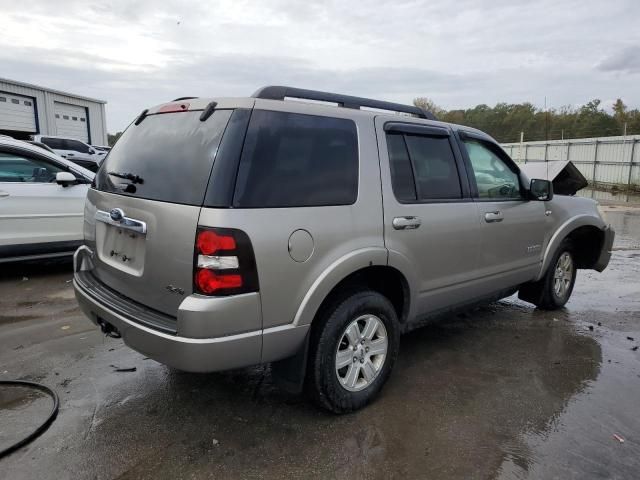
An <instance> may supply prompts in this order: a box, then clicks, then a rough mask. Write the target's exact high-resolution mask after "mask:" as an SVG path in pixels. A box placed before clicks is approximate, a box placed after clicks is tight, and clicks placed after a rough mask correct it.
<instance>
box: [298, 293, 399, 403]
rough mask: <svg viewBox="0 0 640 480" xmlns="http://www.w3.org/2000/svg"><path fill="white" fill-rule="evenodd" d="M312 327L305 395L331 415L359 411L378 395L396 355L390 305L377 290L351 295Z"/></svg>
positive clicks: (395, 322)
mask: <svg viewBox="0 0 640 480" xmlns="http://www.w3.org/2000/svg"><path fill="white" fill-rule="evenodd" d="M315 322H317V323H315ZM314 323H315V324H314V326H313V328H314V330H313V331H312V336H311V343H310V346H309V361H308V367H307V368H308V370H307V376H306V382H307V383H306V387H307V393H308V394H309V395H310V396H311V398H312V399H313V400H314V401H315V403H316V404H318V405H319V406H321V407H323V408H325V409H327V410H330V411H331V412H334V413H348V412H352V411H354V410H358V409H360V408H362V407H364V406H365V405H367V404H368V403H369V402H371V401H372V400H373V399H374V398H375V397H376V396H377V395H378V393H379V392H380V390H381V389H382V387H383V385H384V384H385V382H386V381H387V379H388V378H389V375H390V374H391V370H392V369H393V365H394V363H395V361H396V358H397V356H398V348H399V345H400V328H399V323H398V317H397V315H396V312H395V309H394V308H393V305H391V302H389V300H388V299H387V298H386V297H384V296H383V295H381V294H379V293H378V292H374V291H370V290H365V291H356V292H354V293H351V294H349V295H348V296H345V297H342V298H341V299H338V300H336V301H335V302H334V303H333V304H331V305H330V306H329V307H328V308H326V309H325V310H324V311H323V312H321V314H320V316H319V317H318V318H316V319H315V320H314Z"/></svg>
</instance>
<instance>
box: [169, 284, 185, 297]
mask: <svg viewBox="0 0 640 480" xmlns="http://www.w3.org/2000/svg"><path fill="white" fill-rule="evenodd" d="M165 288H166V289H167V290H169V291H170V292H171V293H177V294H178V295H184V290H183V289H181V288H180V287H174V286H173V285H167V286H166V287H165Z"/></svg>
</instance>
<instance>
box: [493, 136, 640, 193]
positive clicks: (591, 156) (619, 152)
mask: <svg viewBox="0 0 640 480" xmlns="http://www.w3.org/2000/svg"><path fill="white" fill-rule="evenodd" d="M502 148H504V149H505V151H506V152H507V153H508V154H509V155H510V156H511V158H513V159H514V160H515V161H516V162H517V163H528V162H548V161H554V160H570V161H571V162H573V164H574V165H575V166H576V167H577V168H578V170H580V172H581V173H582V174H583V175H584V176H585V178H586V179H587V180H588V181H589V184H591V185H594V186H604V187H613V186H617V187H621V188H629V189H634V190H640V135H633V136H626V137H600V138H581V139H575V140H550V141H546V142H545V141H542V142H540V141H537V142H521V143H504V144H502Z"/></svg>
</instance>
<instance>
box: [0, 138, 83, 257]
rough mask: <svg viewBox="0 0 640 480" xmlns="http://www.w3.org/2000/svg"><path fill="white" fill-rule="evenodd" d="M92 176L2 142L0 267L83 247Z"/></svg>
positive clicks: (34, 149) (59, 160)
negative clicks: (84, 224)
mask: <svg viewBox="0 0 640 480" xmlns="http://www.w3.org/2000/svg"><path fill="white" fill-rule="evenodd" d="M93 177H94V174H93V172H91V171H89V170H87V169H85V168H82V167H80V166H79V165H76V164H75V163H73V162H70V161H68V160H65V159H64V158H61V157H59V156H58V155H55V154H53V153H50V152H48V151H46V150H44V149H42V148H40V147H37V146H35V145H31V144H28V143H26V142H23V141H20V140H13V139H11V138H6V137H0V263H2V262H7V261H15V260H29V259H38V258H47V257H60V256H65V255H71V254H72V253H73V252H74V250H75V249H76V248H77V247H78V246H79V245H80V244H81V243H82V236H83V235H82V229H83V212H84V201H85V197H86V196H87V190H88V188H89V185H90V183H91V182H92V181H93Z"/></svg>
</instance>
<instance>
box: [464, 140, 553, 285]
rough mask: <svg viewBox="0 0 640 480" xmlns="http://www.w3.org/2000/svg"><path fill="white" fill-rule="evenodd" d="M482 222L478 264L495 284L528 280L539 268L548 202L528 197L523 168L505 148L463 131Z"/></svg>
mask: <svg viewBox="0 0 640 480" xmlns="http://www.w3.org/2000/svg"><path fill="white" fill-rule="evenodd" d="M460 139H461V142H460V144H461V148H462V150H463V153H464V155H465V159H466V162H467V165H468V169H469V170H470V171H471V172H472V174H471V175H470V178H471V187H472V191H473V194H474V196H475V197H476V202H477V205H478V216H479V218H478V220H479V223H480V225H481V227H482V228H481V232H480V238H481V247H480V251H481V256H480V269H481V271H482V275H483V276H484V277H486V279H487V286H490V287H492V289H494V290H495V289H500V288H508V287H512V286H515V285H518V284H519V283H522V282H526V281H528V280H530V279H532V278H533V277H535V275H536V274H537V272H538V271H539V268H540V262H541V260H542V252H543V245H544V236H545V232H546V227H545V224H546V219H547V217H546V216H545V209H546V207H545V202H539V201H531V200H527V199H526V198H525V190H524V188H523V187H524V186H523V185H522V184H521V180H520V175H519V169H518V167H517V166H516V164H515V163H514V162H513V160H511V159H510V158H509V157H508V156H507V154H506V153H504V151H502V149H501V148H500V147H499V146H498V145H496V144H495V143H493V142H491V141H489V140H488V139H484V138H483V137H481V136H475V135H473V134H466V133H462V134H461V135H460Z"/></svg>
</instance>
